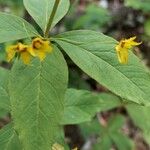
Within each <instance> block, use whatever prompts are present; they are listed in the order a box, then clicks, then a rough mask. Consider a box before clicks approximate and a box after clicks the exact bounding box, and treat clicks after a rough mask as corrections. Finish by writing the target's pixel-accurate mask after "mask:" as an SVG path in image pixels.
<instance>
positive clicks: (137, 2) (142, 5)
mask: <svg viewBox="0 0 150 150" xmlns="http://www.w3.org/2000/svg"><path fill="white" fill-rule="evenodd" d="M125 5H126V6H130V7H133V8H135V9H140V10H143V11H144V12H149V11H150V1H149V0H125Z"/></svg>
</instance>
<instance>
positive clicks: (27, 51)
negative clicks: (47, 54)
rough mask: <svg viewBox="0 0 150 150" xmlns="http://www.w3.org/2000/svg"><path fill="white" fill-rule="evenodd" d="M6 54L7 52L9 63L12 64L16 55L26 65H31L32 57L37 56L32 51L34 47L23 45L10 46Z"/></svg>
mask: <svg viewBox="0 0 150 150" xmlns="http://www.w3.org/2000/svg"><path fill="white" fill-rule="evenodd" d="M6 52H7V61H8V62H10V61H11V60H12V59H13V58H14V57H15V55H16V54H18V55H19V56H20V57H21V59H22V61H23V62H24V63H25V64H29V63H30V60H31V57H32V56H35V54H34V52H33V50H32V47H30V46H28V45H24V44H22V43H18V44H16V45H11V46H8V47H7V48H6ZM31 55H32V56H31Z"/></svg>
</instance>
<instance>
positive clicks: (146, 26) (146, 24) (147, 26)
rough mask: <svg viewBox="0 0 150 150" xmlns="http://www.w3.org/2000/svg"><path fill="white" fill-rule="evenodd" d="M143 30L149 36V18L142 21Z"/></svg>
mask: <svg viewBox="0 0 150 150" xmlns="http://www.w3.org/2000/svg"><path fill="white" fill-rule="evenodd" d="M144 31H145V34H146V35H148V36H150V19H147V20H146V22H145V23H144Z"/></svg>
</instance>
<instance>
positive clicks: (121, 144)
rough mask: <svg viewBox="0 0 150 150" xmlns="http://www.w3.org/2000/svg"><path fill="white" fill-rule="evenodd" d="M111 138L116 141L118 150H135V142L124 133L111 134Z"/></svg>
mask: <svg viewBox="0 0 150 150" xmlns="http://www.w3.org/2000/svg"><path fill="white" fill-rule="evenodd" d="M111 139H112V140H113V143H115V145H116V147H117V149H118V150H134V149H135V148H134V144H133V142H132V141H131V140H130V139H129V138H128V137H127V136H125V135H123V134H122V133H119V132H118V133H117V132H116V133H115V134H111Z"/></svg>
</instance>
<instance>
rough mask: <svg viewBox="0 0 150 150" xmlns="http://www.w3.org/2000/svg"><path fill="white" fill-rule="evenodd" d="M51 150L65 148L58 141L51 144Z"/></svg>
mask: <svg viewBox="0 0 150 150" xmlns="http://www.w3.org/2000/svg"><path fill="white" fill-rule="evenodd" d="M52 150H65V149H64V147H63V146H62V145H60V144H58V143H54V144H53V146H52Z"/></svg>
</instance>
